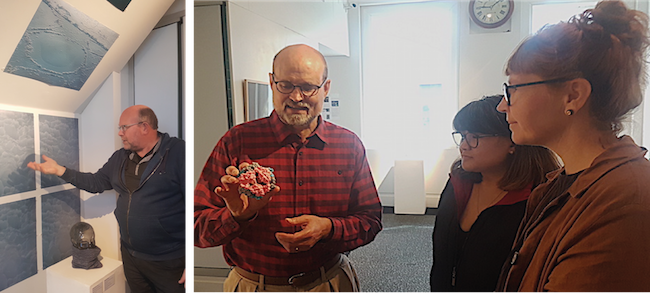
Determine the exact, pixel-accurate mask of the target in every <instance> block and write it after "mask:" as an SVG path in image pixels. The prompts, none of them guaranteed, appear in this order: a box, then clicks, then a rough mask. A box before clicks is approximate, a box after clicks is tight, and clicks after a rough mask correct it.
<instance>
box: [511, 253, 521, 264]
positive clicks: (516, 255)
mask: <svg viewBox="0 0 650 293" xmlns="http://www.w3.org/2000/svg"><path fill="white" fill-rule="evenodd" d="M518 256H519V252H518V251H515V253H514V254H513V255H512V260H510V264H511V265H514V264H515V263H516V262H517V257H518Z"/></svg>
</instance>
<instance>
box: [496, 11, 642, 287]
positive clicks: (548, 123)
mask: <svg viewBox="0 0 650 293" xmlns="http://www.w3.org/2000/svg"><path fill="white" fill-rule="evenodd" d="M647 46H648V17H647V16H646V15H645V14H643V13H642V12H639V11H636V10H631V9H628V8H627V7H626V6H625V4H624V3H623V2H621V1H603V2H599V3H598V4H597V5H596V7H595V8H594V9H589V10H586V11H585V12H584V13H582V14H581V15H577V16H574V17H572V18H571V19H569V21H568V22H560V23H558V24H555V25H550V26H547V27H545V28H543V29H541V30H540V31H539V32H537V34H535V35H533V36H531V37H529V38H528V39H526V40H524V41H523V42H522V43H521V44H520V45H519V47H518V48H517V49H516V50H515V52H514V53H513V54H512V56H511V57H510V59H509V60H508V63H507V66H506V75H507V76H508V83H507V84H504V92H505V98H504V99H503V100H502V101H501V103H500V104H499V106H498V108H497V109H498V110H499V111H501V112H504V113H506V114H507V119H508V123H509V124H510V129H511V130H512V139H513V141H514V142H515V143H517V144H526V145H542V146H546V147H548V148H549V149H551V150H553V151H554V152H555V153H557V154H558V155H559V156H560V157H561V158H562V161H563V162H564V168H562V169H560V170H558V171H555V172H551V173H549V174H548V176H547V177H548V178H549V180H548V182H546V183H544V184H542V185H540V186H538V187H537V188H536V189H535V190H534V191H533V192H532V193H531V195H530V198H529V200H528V204H527V208H526V213H525V215H524V218H523V220H522V224H521V225H520V226H519V230H518V232H517V236H516V238H515V242H514V245H513V248H512V251H511V252H510V255H509V256H508V261H507V262H506V263H505V264H504V266H503V269H502V271H501V276H500V279H499V283H498V286H497V290H498V291H502V290H505V291H650V162H648V160H647V159H646V158H645V157H644V155H645V154H646V149H645V148H642V147H639V146H638V145H636V144H635V143H634V141H633V140H632V138H630V137H628V136H619V132H620V130H621V121H622V119H623V118H624V117H625V116H626V115H627V114H629V113H630V112H631V111H632V110H633V109H634V108H636V107H637V106H639V104H641V102H642V98H643V89H644V86H645V73H646V72H645V60H644V58H645V52H646V48H647Z"/></svg>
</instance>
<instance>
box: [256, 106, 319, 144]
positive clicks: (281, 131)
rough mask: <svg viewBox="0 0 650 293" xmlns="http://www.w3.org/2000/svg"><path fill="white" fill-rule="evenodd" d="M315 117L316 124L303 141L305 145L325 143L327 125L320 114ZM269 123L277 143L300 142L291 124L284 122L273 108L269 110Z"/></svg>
mask: <svg viewBox="0 0 650 293" xmlns="http://www.w3.org/2000/svg"><path fill="white" fill-rule="evenodd" d="M317 119H318V124H317V126H316V129H314V131H313V132H312V133H311V134H310V135H309V137H307V143H305V144H306V145H312V144H315V145H323V144H327V141H328V137H329V133H330V132H329V131H328V125H327V124H326V123H324V121H323V118H322V116H320V115H318V118H317ZM269 123H270V125H271V130H272V131H273V134H274V136H275V138H276V140H277V142H278V144H280V145H285V144H289V143H292V142H296V141H297V142H300V137H299V136H298V135H297V134H295V133H294V132H293V129H292V128H291V126H289V125H286V124H284V122H282V120H280V116H279V115H278V113H276V112H275V110H273V112H271V117H270V119H269Z"/></svg>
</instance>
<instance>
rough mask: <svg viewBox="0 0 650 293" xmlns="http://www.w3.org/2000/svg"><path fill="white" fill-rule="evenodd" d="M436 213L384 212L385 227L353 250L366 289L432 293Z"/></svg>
mask: <svg viewBox="0 0 650 293" xmlns="http://www.w3.org/2000/svg"><path fill="white" fill-rule="evenodd" d="M434 221H435V216H434V215H394V214H384V215H383V219H382V222H383V224H384V230H383V231H381V232H380V233H379V234H378V235H377V237H376V238H375V240H374V241H373V242H371V243H369V244H368V245H366V246H363V247H360V248H357V249H355V250H354V251H352V252H351V253H350V256H349V257H350V260H351V261H352V263H353V265H354V268H355V269H356V271H357V274H358V275H359V281H360V282H361V288H360V289H361V291H364V292H428V291H429V290H430V289H429V272H430V271H431V262H432V255H431V254H432V247H431V245H432V244H431V233H432V232H433V223H434Z"/></svg>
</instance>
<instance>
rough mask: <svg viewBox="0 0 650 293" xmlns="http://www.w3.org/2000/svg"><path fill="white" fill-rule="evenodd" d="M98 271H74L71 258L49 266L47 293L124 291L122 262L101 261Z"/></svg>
mask: <svg viewBox="0 0 650 293" xmlns="http://www.w3.org/2000/svg"><path fill="white" fill-rule="evenodd" d="M101 262H102V264H103V267H101V268H98V269H90V270H85V269H75V268H73V267H72V257H68V258H66V259H64V260H62V261H60V262H58V263H57V264H55V265H53V266H50V267H49V268H47V269H46V270H45V271H46V272H47V293H59V292H60V293H124V292H125V290H126V285H125V278H124V269H123V268H122V262H121V261H118V260H114V259H110V258H103V259H102V260H101Z"/></svg>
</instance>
